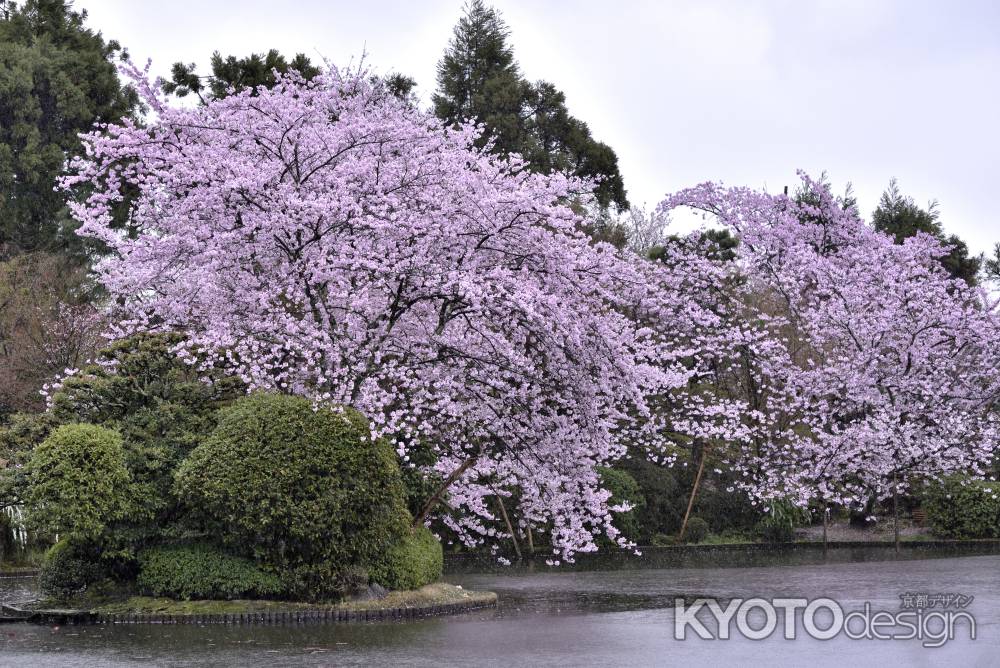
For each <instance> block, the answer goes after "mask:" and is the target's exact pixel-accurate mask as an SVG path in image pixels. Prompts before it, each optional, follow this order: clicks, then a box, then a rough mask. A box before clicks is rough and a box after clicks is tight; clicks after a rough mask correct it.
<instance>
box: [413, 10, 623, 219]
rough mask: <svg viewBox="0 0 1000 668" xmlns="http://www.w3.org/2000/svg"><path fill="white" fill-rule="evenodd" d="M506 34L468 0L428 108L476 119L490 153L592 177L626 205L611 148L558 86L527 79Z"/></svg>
mask: <svg viewBox="0 0 1000 668" xmlns="http://www.w3.org/2000/svg"><path fill="white" fill-rule="evenodd" d="M509 37H510V29H509V28H508V27H507V24H506V23H505V22H504V20H503V18H502V17H501V16H500V14H499V13H498V12H497V11H496V10H495V9H493V8H492V7H489V6H487V5H486V4H484V3H483V2H482V0H471V2H470V3H469V4H467V5H466V7H465V14H464V15H463V16H462V18H461V19H459V22H458V25H456V26H455V31H454V35H453V37H452V39H451V42H450V44H449V46H448V49H447V50H446V51H445V54H444V56H443V57H442V59H441V61H440V63H439V64H438V74H437V85H438V90H437V93H435V95H434V97H433V102H434V112H435V113H436V114H437V116H438V117H439V118H441V119H442V120H444V121H446V122H448V123H459V122H462V121H466V120H469V119H475V120H476V121H477V122H480V123H482V124H483V125H484V126H485V128H486V133H485V135H484V136H483V138H482V139H481V140H480V144H481V145H485V144H486V143H487V142H492V145H493V150H494V151H496V152H497V153H500V154H509V153H518V154H520V155H521V156H522V157H524V158H525V159H526V160H527V161H528V163H529V166H530V167H531V169H532V170H534V171H537V172H543V173H547V172H550V171H552V170H559V171H566V172H570V173H572V174H575V175H577V176H583V177H588V178H594V179H597V180H598V181H599V184H598V187H597V189H596V192H595V194H596V197H597V200H598V202H599V203H600V204H601V205H602V206H603V207H607V206H609V205H610V204H614V205H615V206H616V207H617V208H618V209H619V210H624V209H627V208H628V200H627V198H626V195H625V185H624V182H623V180H622V176H621V173H620V172H619V170H618V156H617V155H616V154H615V152H614V150H612V149H611V147H610V146H608V145H607V144H604V143H601V142H599V141H596V140H595V139H594V138H593V137H592V136H591V134H590V129H589V128H588V127H587V124H586V123H584V122H583V121H580V120H578V119H576V118H574V117H573V116H571V115H570V113H569V111H568V109H567V107H566V96H565V95H564V94H563V93H562V92H561V91H560V90H559V89H557V88H556V87H555V86H554V85H552V84H551V83H548V82H545V81H539V82H537V83H534V84H532V83H530V82H529V81H527V80H526V79H525V78H524V77H523V76H522V75H521V72H520V69H519V68H518V65H517V62H516V60H515V58H514V51H513V49H512V48H511V46H510V44H509V43H508V39H509Z"/></svg>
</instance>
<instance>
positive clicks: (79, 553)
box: [38, 538, 106, 600]
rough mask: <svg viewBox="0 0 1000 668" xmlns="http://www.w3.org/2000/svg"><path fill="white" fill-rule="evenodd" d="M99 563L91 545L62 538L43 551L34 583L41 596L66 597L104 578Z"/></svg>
mask: <svg viewBox="0 0 1000 668" xmlns="http://www.w3.org/2000/svg"><path fill="white" fill-rule="evenodd" d="M103 566H104V565H103V564H102V562H101V559H100V555H99V554H97V552H96V550H95V549H94V548H93V547H92V546H90V545H87V544H85V543H81V542H78V541H76V540H73V539H70V538H63V539H61V540H60V541H59V542H58V543H56V544H55V545H53V546H52V547H50V548H49V549H48V551H47V552H46V553H45V559H44V561H43V562H42V568H41V572H40V573H39V574H38V586H39V588H40V589H41V590H42V593H44V594H45V595H47V596H50V597H52V598H55V599H59V600H66V599H68V598H71V597H73V596H75V595H77V594H80V593H82V592H84V591H85V590H86V589H87V587H89V586H90V585H92V584H94V583H96V582H99V581H100V580H102V579H104V578H105V577H106V572H105V569H104V567H103Z"/></svg>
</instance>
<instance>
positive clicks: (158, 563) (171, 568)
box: [136, 543, 283, 600]
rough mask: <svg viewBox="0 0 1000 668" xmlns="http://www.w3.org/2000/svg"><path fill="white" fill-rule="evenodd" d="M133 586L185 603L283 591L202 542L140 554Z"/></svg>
mask: <svg viewBox="0 0 1000 668" xmlns="http://www.w3.org/2000/svg"><path fill="white" fill-rule="evenodd" d="M136 585H137V587H138V589H139V592H140V593H142V594H144V595H147V596H166V597H168V598H177V599H184V600H191V599H225V600H231V599H235V598H274V597H276V596H279V595H280V594H281V593H282V591H283V586H282V583H281V580H280V579H279V578H278V577H277V576H276V575H274V574H271V573H267V572H265V571H264V570H262V569H261V568H260V567H258V566H257V565H256V564H254V563H253V562H252V561H250V560H249V559H243V558H241V557H234V556H232V555H229V554H226V553H225V552H223V551H222V550H220V549H218V548H216V547H213V546H211V545H207V544H204V543H196V544H191V545H167V546H161V547H154V548H151V549H149V550H146V551H144V552H142V553H141V554H140V555H139V577H138V579H137V580H136Z"/></svg>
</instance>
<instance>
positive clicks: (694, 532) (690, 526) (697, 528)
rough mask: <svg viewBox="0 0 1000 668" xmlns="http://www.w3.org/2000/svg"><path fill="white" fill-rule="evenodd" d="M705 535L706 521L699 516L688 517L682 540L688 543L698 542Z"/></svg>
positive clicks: (706, 529)
mask: <svg viewBox="0 0 1000 668" xmlns="http://www.w3.org/2000/svg"><path fill="white" fill-rule="evenodd" d="M706 537H708V522H706V521H705V520H703V519H701V518H700V517H692V518H690V519H689V520H688V523H687V529H685V530H684V540H685V541H686V542H688V543H700V542H701V541H703V540H705V538H706Z"/></svg>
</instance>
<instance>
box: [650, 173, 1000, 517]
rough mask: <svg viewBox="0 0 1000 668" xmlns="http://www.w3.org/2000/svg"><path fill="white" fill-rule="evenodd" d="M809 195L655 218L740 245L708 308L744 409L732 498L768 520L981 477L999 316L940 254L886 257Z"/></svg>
mask: <svg viewBox="0 0 1000 668" xmlns="http://www.w3.org/2000/svg"><path fill="white" fill-rule="evenodd" d="M803 183H804V192H805V193H806V194H807V195H808V196H806V197H799V198H797V199H792V198H789V197H787V196H784V195H778V196H774V195H770V194H767V193H763V192H758V191H754V190H751V189H747V188H724V187H722V186H718V185H713V184H704V185H701V186H698V187H695V188H692V189H689V190H685V191H682V192H680V193H677V194H675V195H673V196H671V197H669V198H668V199H667V200H666V201H665V202H664V203H663V204H662V205H661V212H662V213H669V211H670V210H672V209H674V208H676V207H680V206H686V207H692V208H694V209H696V210H700V211H702V212H705V213H706V214H709V215H710V216H711V217H712V218H713V219H716V220H717V221H718V222H720V223H722V224H724V225H726V226H727V227H728V228H730V229H731V230H732V231H733V232H734V233H735V234H736V235H737V236H738V238H739V239H740V245H739V248H738V259H737V261H735V262H733V263H731V265H730V274H731V275H730V277H729V279H727V281H726V282H725V290H724V292H725V297H724V298H722V299H718V300H716V304H717V305H718V306H719V307H720V309H719V313H720V320H719V332H720V333H725V332H727V331H728V335H727V337H728V339H729V340H731V341H733V342H735V344H736V345H735V348H734V347H732V346H731V347H729V348H728V349H727V348H725V347H720V348H719V349H718V352H720V353H722V354H720V355H719V356H718V357H717V358H716V359H715V361H714V364H715V365H716V368H717V369H718V370H719V372H720V377H722V378H723V379H724V380H725V381H726V382H724V383H723V385H724V386H725V387H727V388H729V389H730V390H731V391H732V393H733V398H734V400H737V401H742V402H743V403H744V406H745V409H746V412H745V413H744V415H743V417H742V422H743V424H744V425H745V427H746V428H747V431H748V437H747V438H744V439H738V440H736V441H733V442H731V445H732V446H733V447H734V450H735V451H734V452H732V453H731V454H732V456H731V457H730V459H729V462H730V464H731V465H732V466H733V467H734V468H735V469H736V470H737V471H738V472H739V474H740V476H741V481H742V482H741V484H740V486H741V487H743V488H744V489H745V490H746V491H748V492H749V493H750V494H751V495H752V496H753V497H755V498H756V499H758V500H760V501H762V502H763V503H764V504H765V506H766V505H767V504H768V503H770V502H771V501H772V500H775V499H791V500H793V501H794V502H796V503H798V504H800V505H804V504H805V503H807V502H808V501H809V500H810V499H813V498H818V499H820V500H823V501H827V502H833V503H839V504H845V505H846V504H858V503H860V502H861V501H862V500H864V499H867V498H868V497H869V496H871V495H875V496H876V497H878V498H885V497H887V496H890V495H892V494H893V493H894V492H895V491H896V490H897V489H900V488H902V487H903V486H905V484H906V482H905V479H904V476H914V475H916V476H920V477H923V478H938V477H940V476H941V475H943V474H946V473H948V472H952V471H965V472H969V473H971V474H973V475H983V474H985V472H986V468H987V466H988V465H989V463H990V462H991V461H992V459H993V457H994V456H995V453H996V447H997V442H998V432H997V426H998V425H997V417H996V408H997V400H998V397H1000V385H998V377H1000V376H998V360H1000V354H998V353H1000V350H998V341H1000V339H998V336H997V335H998V327H997V324H998V323H997V313H996V309H995V304H994V302H992V301H991V300H990V298H989V296H988V295H987V294H986V293H985V292H983V291H981V290H979V289H975V288H970V287H969V286H968V285H966V284H965V283H964V282H962V281H958V280H954V279H952V278H951V277H949V276H948V274H947V273H946V272H945V271H944V270H943V269H942V268H941V265H940V263H939V261H938V258H940V257H941V256H942V255H945V254H947V252H948V249H947V248H946V247H944V246H943V245H942V244H941V242H940V241H939V240H937V239H935V238H934V237H931V236H929V235H924V234H920V235H917V236H915V237H913V238H911V239H908V240H906V241H905V243H903V244H901V245H897V244H894V243H893V239H892V238H890V237H889V236H887V235H884V234H882V233H880V232H877V231H875V230H873V229H871V228H870V227H868V226H867V225H866V224H865V223H864V222H863V221H862V220H861V219H860V217H859V216H858V213H857V211H856V209H855V208H854V207H853V205H852V204H851V203H849V202H845V201H843V200H838V199H836V198H834V197H833V196H832V195H831V194H830V192H829V190H828V188H826V187H824V185H823V184H821V183H817V182H814V181H812V180H810V179H809V178H808V177H806V176H804V175H803ZM719 285H720V286H721V285H723V284H722V283H719ZM705 294H708V293H705ZM734 352H735V353H737V354H735V355H734V354H732V353H734Z"/></svg>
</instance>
